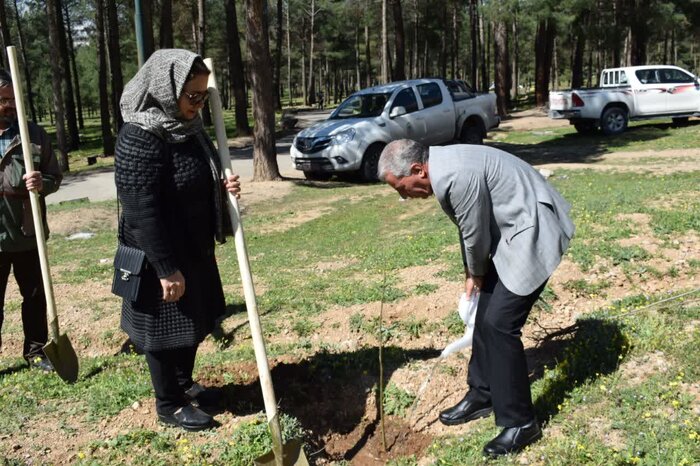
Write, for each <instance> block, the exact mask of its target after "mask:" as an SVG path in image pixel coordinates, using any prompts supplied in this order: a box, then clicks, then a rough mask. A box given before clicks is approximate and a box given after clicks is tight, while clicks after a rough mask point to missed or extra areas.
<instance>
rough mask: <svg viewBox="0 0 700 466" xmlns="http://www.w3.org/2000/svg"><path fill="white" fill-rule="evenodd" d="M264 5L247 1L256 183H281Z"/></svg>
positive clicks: (254, 174)
mask: <svg viewBox="0 0 700 466" xmlns="http://www.w3.org/2000/svg"><path fill="white" fill-rule="evenodd" d="M263 15H264V12H263V5H262V2H260V1H258V0H246V26H247V27H246V43H247V45H248V51H249V52H250V64H251V70H250V71H251V73H250V76H251V82H252V91H253V117H254V120H255V129H254V138H253V181H270V180H279V179H281V177H280V173H279V168H278V166H277V154H276V152H275V108H274V106H275V102H274V97H273V94H272V93H273V89H272V59H271V57H270V49H269V40H268V35H267V28H266V27H265V18H264V17H263Z"/></svg>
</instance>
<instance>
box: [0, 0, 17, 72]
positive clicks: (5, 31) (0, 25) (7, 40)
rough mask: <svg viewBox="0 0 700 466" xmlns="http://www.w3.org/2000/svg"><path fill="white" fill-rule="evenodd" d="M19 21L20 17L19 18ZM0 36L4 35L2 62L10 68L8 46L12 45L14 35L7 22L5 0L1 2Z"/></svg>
mask: <svg viewBox="0 0 700 466" xmlns="http://www.w3.org/2000/svg"><path fill="white" fill-rule="evenodd" d="M17 21H19V18H17ZM0 36H2V37H1V38H2V45H3V47H2V52H3V53H2V62H3V64H4V67H5V68H6V69H10V64H9V62H8V58H7V52H6V47H9V46H10V45H12V36H11V35H10V25H9V24H7V12H6V11H5V1H4V0H3V1H2V2H0Z"/></svg>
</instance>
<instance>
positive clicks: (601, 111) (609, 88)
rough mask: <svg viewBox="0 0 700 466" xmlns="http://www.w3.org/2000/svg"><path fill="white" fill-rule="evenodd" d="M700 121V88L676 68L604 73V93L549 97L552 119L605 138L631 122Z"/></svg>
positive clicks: (631, 68) (585, 91) (563, 93)
mask: <svg viewBox="0 0 700 466" xmlns="http://www.w3.org/2000/svg"><path fill="white" fill-rule="evenodd" d="M698 115H700V82H698V78H697V77H696V76H694V75H693V74H691V73H689V72H688V71H686V70H684V69H683V68H678V67H677V66H669V65H646V66H628V67H623V68H609V69H604V70H603V71H602V72H601V73H600V87H599V88H592V89H573V90H569V91H552V92H550V93H549V116H550V117H551V118H555V119H557V118H568V120H569V122H570V123H571V124H572V125H574V127H575V128H576V131H578V132H579V133H584V134H585V133H591V132H594V131H596V130H597V129H598V127H600V129H601V130H602V131H603V133H605V134H608V135H612V134H619V133H622V132H623V131H625V129H627V123H628V122H629V121H630V120H641V119H645V118H664V117H666V118H672V119H673V121H674V123H684V122H687V121H688V118H689V117H691V116H698Z"/></svg>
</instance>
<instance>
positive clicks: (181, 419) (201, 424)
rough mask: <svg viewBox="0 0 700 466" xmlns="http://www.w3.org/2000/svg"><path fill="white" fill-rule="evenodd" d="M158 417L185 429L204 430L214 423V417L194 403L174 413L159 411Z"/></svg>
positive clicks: (164, 421)
mask: <svg viewBox="0 0 700 466" xmlns="http://www.w3.org/2000/svg"><path fill="white" fill-rule="evenodd" d="M158 419H160V421H161V422H163V423H165V424H171V425H174V426H179V427H182V428H183V429H185V430H202V429H207V428H209V427H212V426H213V425H214V418H213V417H211V416H210V415H208V414H207V413H205V412H204V411H202V410H201V409H199V408H195V407H194V406H192V405H187V406H183V407H182V408H180V409H178V410H177V411H175V412H174V413H172V414H161V413H158Z"/></svg>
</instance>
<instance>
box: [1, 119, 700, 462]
mask: <svg viewBox="0 0 700 466" xmlns="http://www.w3.org/2000/svg"><path fill="white" fill-rule="evenodd" d="M563 123H564V122H562V124H563ZM558 124H559V123H558V122H556V121H553V120H550V119H548V118H546V117H545V116H544V115H543V114H542V113H541V112H537V111H528V112H520V113H518V114H515V115H514V117H513V118H511V119H509V120H506V121H505V122H504V123H503V125H502V127H503V128H508V129H511V130H522V129H537V128H546V127H552V126H555V125H558ZM567 124H568V123H567ZM543 166H544V167H547V168H549V169H553V170H557V169H559V168H561V167H566V168H575V165H572V164H546V165H543ZM585 167H586V168H594V169H616V170H635V171H647V170H654V171H655V172H657V173H659V172H662V173H670V172H672V171H679V170H700V149H686V150H673V151H657V152H653V153H644V152H640V153H615V154H604V155H602V156H601V157H600V158H599V159H598V160H597V161H596V162H595V163H587V164H585ZM296 182H298V181H281V182H266V183H247V184H245V185H244V186H243V192H242V200H241V203H242V205H243V207H244V209H249V208H255V206H256V205H257V204H260V203H264V202H265V201H267V200H270V199H277V198H281V197H283V196H285V195H286V194H288V193H289V192H290V190H291V188H292V186H293V184H294V183H296ZM689 195H690V196H697V193H689ZM328 202H329V201H328V200H325V201H319V202H318V204H317V205H316V206H315V210H312V211H310V213H309V214H308V215H305V216H302V217H298V218H294V219H290V221H288V222H282V223H280V224H278V225H276V226H275V227H274V228H275V229H280V230H284V229H288V228H292V227H293V226H295V225H298V224H300V223H302V222H305V221H310V220H313V219H315V218H319V217H320V216H322V215H324V214H325V213H326V212H327V208H328V207H327V206H328ZM660 202H662V201H660ZM426 208H427V207H426ZM115 217H116V216H115V213H114V212H111V211H109V209H104V210H98V211H95V210H91V216H90V217H89V218H86V217H84V216H83V215H82V213H81V211H80V210H75V211H71V212H58V213H54V214H53V215H52V216H51V218H50V223H51V227H52V230H53V231H54V232H55V233H56V234H59V235H69V234H72V233H75V232H79V231H85V230H89V229H90V228H91V227H94V226H95V225H98V224H102V225H104V224H107V225H110V226H114V222H115ZM620 220H625V221H632V222H633V223H634V224H635V226H636V233H635V236H634V237H633V238H630V239H626V240H623V241H621V242H620V243H621V244H622V245H637V246H640V247H642V248H644V249H646V250H648V251H649V252H650V253H652V255H653V256H654V259H653V261H650V262H649V265H652V266H653V267H654V268H656V269H658V270H660V271H661V272H665V271H667V270H669V269H670V268H671V267H673V268H675V270H676V271H677V272H678V275H677V276H675V277H671V276H669V275H667V274H662V276H661V277H660V278H658V279H655V280H652V281H647V282H645V283H636V282H635V281H634V280H630V279H629V278H628V277H626V276H625V273H624V272H623V271H622V270H621V268H620V267H616V266H613V265H612V264H609V263H605V262H604V261H601V263H600V264H597V265H596V266H594V267H593V268H592V270H591V271H590V272H587V273H584V272H583V271H582V270H580V268H579V267H578V266H577V265H576V264H574V263H573V262H571V261H569V260H567V259H565V260H564V261H563V262H562V264H561V265H560V267H559V268H558V270H557V271H556V272H555V274H554V276H553V277H552V279H551V281H550V287H551V288H552V290H553V291H554V293H555V295H556V299H555V300H553V301H552V302H550V303H549V304H550V305H551V310H549V311H538V312H534V313H533V316H532V318H531V320H530V323H529V324H528V325H526V327H525V329H524V343H525V347H526V351H527V354H528V359H529V363H530V367H533V368H534V369H533V373H532V376H533V377H536V369H537V368H538V367H541V364H542V363H543V361H546V360H547V357H551V355H543V354H542V351H539V350H538V347H537V338H536V337H537V336H539V335H540V334H541V331H542V330H541V329H542V327H546V328H547V329H550V330H551V329H558V328H561V329H563V328H566V327H567V326H569V325H571V324H573V323H574V322H575V320H576V318H577V316H579V315H581V314H584V313H587V312H590V311H592V310H594V309H596V308H599V307H601V306H603V305H605V304H606V303H609V302H610V301H612V300H614V299H617V298H620V297H623V296H626V295H630V294H636V293H638V292H640V291H643V292H645V293H655V292H661V291H668V290H673V289H693V288H697V287H699V286H700V276H698V274H693V273H691V272H690V266H689V264H688V261H689V259H691V258H695V259H697V251H698V250H700V235H698V234H697V233H688V234H686V235H684V236H683V237H679V238H676V239H675V241H674V243H675V244H674V245H673V246H674V247H672V248H669V247H668V245H667V244H666V245H664V244H662V243H661V242H660V241H659V240H658V239H656V238H655V237H654V236H653V235H652V233H651V231H650V229H649V226H648V223H649V219H648V218H647V217H646V216H645V215H642V214H634V215H631V216H621V217H620ZM108 259H109V258H108ZM311 266H312V267H314V268H316V270H319V271H325V270H328V271H330V270H335V269H337V268H342V267H345V266H347V264H346V263H345V262H342V261H328V262H319V263H317V264H312V265H311ZM442 269H443V266H442V265H439V264H431V265H427V266H422V267H412V268H410V269H406V270H403V271H401V272H400V274H399V284H398V286H399V287H400V288H401V289H403V290H405V291H406V292H407V295H408V297H407V298H405V299H403V300H401V301H398V302H395V303H385V304H384V305H383V312H384V319H385V326H391V325H392V324H398V323H400V322H405V321H406V320H409V319H415V320H418V321H421V320H424V321H425V322H432V323H439V322H440V321H442V319H443V318H445V317H447V316H448V315H449V314H450V313H453V312H456V308H457V303H458V299H459V295H460V293H461V284H460V283H459V282H453V281H448V280H446V279H444V278H441V277H439V276H438V274H439V272H441V271H442ZM579 279H583V280H585V281H587V282H590V283H594V282H598V281H600V280H606V281H608V282H610V287H609V288H607V289H604V290H603V291H602V292H601V293H600V295H598V296H590V295H581V294H580V293H577V292H576V291H572V290H569V289H567V288H566V287H565V284H566V283H567V282H570V281H572V280H579ZM426 283H429V284H433V285H435V286H436V287H437V289H436V290H435V291H434V292H432V293H430V294H424V295H420V294H415V293H413V292H412V290H414V289H415V288H416V286H417V285H421V284H426ZM68 297H70V300H69V299H67V298H68ZM19 299H20V298H19V294H18V290H17V288H16V285H15V283H14V281H13V280H10V285H9V287H8V291H7V300H12V301H15V302H17V301H18V300H19ZM56 300H57V302H58V303H61V305H60V306H61V309H60V311H61V323H62V325H63V326H65V327H66V328H70V333H71V339H72V341H73V342H74V344H75V346H76V349H77V351H78V352H79V353H80V355H81V356H97V355H108V354H115V353H116V352H118V351H119V350H120V346H121V344H122V343H123V341H124V339H125V336H124V335H123V334H122V333H121V331H119V330H117V329H118V327H119V324H118V320H119V317H118V314H119V312H118V310H119V302H118V300H117V299H116V298H114V297H113V296H112V295H111V294H110V293H109V285H108V284H107V283H104V284H101V286H96V284H95V283H88V284H70V285H68V284H61V285H60V286H57V287H56ZM67 303H69V304H67ZM95 303H98V306H96V304H95ZM381 307H382V305H381V304H380V303H378V302H374V303H368V304H361V305H355V306H348V307H334V308H331V309H328V310H327V311H325V312H323V313H322V314H320V315H317V316H314V317H313V320H314V322H315V323H317V324H319V328H320V329H322V331H319V332H318V334H317V335H315V336H313V338H312V340H313V342H314V344H320V343H323V344H324V345H327V346H328V347H331V348H334V352H333V353H324V352H319V353H316V354H314V355H312V356H309V357H307V358H300V357H295V356H291V355H288V356H282V357H279V358H277V359H276V360H274V361H272V365H273V380H274V381H275V383H276V386H277V387H278V398H279V402H280V407H281V410H282V411H283V412H286V413H289V414H290V415H293V416H295V417H297V418H298V419H299V420H300V421H301V423H302V425H303V426H304V427H305V428H306V429H309V430H310V431H311V433H312V434H311V436H312V449H313V450H314V452H315V454H314V456H313V458H314V460H315V461H316V463H317V464H331V463H333V462H336V461H340V460H347V461H350V462H351V463H352V464H356V465H372V466H373V465H381V464H385V463H386V462H387V461H388V460H389V459H392V458H397V457H402V456H409V455H415V456H416V457H417V458H425V456H426V454H427V453H426V449H427V448H428V446H429V445H430V444H431V442H432V441H433V440H434V439H436V438H438V437H439V436H442V435H451V436H452V435H465V434H468V433H469V431H470V430H471V429H474V426H475V425H480V423H484V422H486V423H492V422H493V420H492V419H490V418H489V419H483V420H480V421H477V423H469V424H466V425H462V426H456V427H449V428H448V427H446V426H443V425H442V424H440V423H439V422H436V420H437V416H438V413H439V412H440V411H441V410H442V409H445V408H447V407H449V406H451V405H453V404H454V403H456V402H457V401H458V400H459V399H460V398H461V397H462V396H463V394H464V392H465V390H466V361H467V360H468V358H469V355H470V352H469V350H467V351H465V352H463V353H461V354H457V355H453V356H451V357H449V358H447V359H445V360H438V359H437V356H438V355H439V353H440V351H441V350H442V348H444V346H445V345H447V344H448V343H449V342H450V341H451V340H453V339H454V338H455V337H454V336H452V335H449V334H448V333H447V331H446V330H445V329H444V325H436V326H435V327H436V328H431V329H428V330H423V331H421V332H419V334H418V335H417V336H415V337H413V338H410V337H408V336H406V334H402V335H401V336H399V337H397V338H396V339H393V340H392V339H390V340H389V341H388V342H387V343H386V346H387V347H388V348H390V347H392V346H394V345H395V346H400V347H401V348H402V349H403V350H405V351H407V352H408V359H407V360H402V361H396V360H390V361H388V362H387V363H386V365H387V367H386V368H385V375H386V381H387V383H391V384H394V385H396V386H398V387H400V388H402V389H403V390H406V391H408V392H410V393H413V394H418V399H417V401H416V404H415V406H414V407H413V408H412V409H411V410H410V411H409V412H408V413H407V415H406V416H405V417H399V416H388V417H387V419H386V423H385V433H386V449H385V447H384V442H383V438H382V437H383V436H382V435H381V432H382V428H381V424H380V422H379V419H378V409H377V402H376V392H375V387H376V369H375V368H374V366H373V365H372V361H376V345H377V341H376V338H375V337H374V336H373V335H369V334H367V333H364V332H361V331H360V332H357V331H353V329H351V327H350V316H352V315H353V314H355V313H359V314H362V315H363V316H365V318H366V319H370V318H372V317H375V316H377V315H379V310H380V308H381ZM85 309H92V315H91V316H87V318H86V313H85V311H84V310H85ZM231 319H232V322H233V321H235V322H236V323H235V325H236V326H238V325H244V322H245V318H244V317H242V316H234V317H232V318H231ZM688 325H689V328H690V330H689V331H691V330H692V329H694V328H696V327H697V325H698V322H694V323H693V322H690V323H689V324H688ZM4 327H5V328H4V330H5V333H4V335H3V337H4V338H3V348H2V351H3V354H4V355H8V354H12V355H19V354H20V352H21V343H22V342H21V340H22V332H21V323H20V320H19V312H18V310H17V309H14V311H12V312H6V320H5V325H4ZM229 327H230V325H229ZM96 329H99V330H96ZM8 330H9V332H8ZM295 338H296V337H295V336H293V335H290V334H278V335H273V336H272V337H271V339H270V341H269V343H272V344H274V343H280V342H284V341H289V340H292V339H295ZM216 350H217V347H216V345H215V344H213V343H212V342H211V341H209V340H207V342H206V343H205V345H203V347H202V351H203V352H211V351H216ZM338 367H343V368H345V369H344V371H343V373H342V374H341V375H339V371H338ZM666 368H667V363H666V361H665V356H664V355H663V354H652V355H649V356H647V357H646V358H645V359H644V360H631V361H628V362H626V363H625V364H623V366H622V369H621V372H622V377H623V378H624V379H626V380H627V382H626V383H629V384H631V385H634V384H636V383H639V382H640V381H641V380H644V378H646V377H648V376H649V375H651V374H653V373H655V372H659V371H664V370H666ZM196 375H197V376H198V377H199V380H200V382H201V383H203V384H204V385H207V386H212V387H217V388H218V389H219V390H221V391H222V392H223V394H224V400H225V402H224V405H223V407H222V410H221V411H220V412H218V414H217V415H216V419H217V421H218V422H219V423H220V426H219V427H218V428H217V430H216V431H215V433H214V435H216V436H217V437H219V438H226V437H227V436H229V435H230V433H231V432H232V431H233V430H234V429H235V427H236V426H237V425H238V424H239V423H240V422H243V421H246V420H248V419H250V418H251V416H254V415H255V414H256V412H257V411H259V410H260V409H261V407H262V405H263V404H262V399H261V395H260V390H259V386H258V384H257V369H256V367H255V364H254V363H236V364H229V365H226V364H225V365H223V366H221V367H215V368H203V369H202V370H201V371H200V372H199V373H198V374H196ZM232 379H233V381H232ZM683 389H684V390H686V391H687V392H688V393H691V394H693V395H694V396H695V397H696V399H700V395H699V389H698V386H697V385H693V386H684V387H683ZM59 425H61V426H64V427H65V426H67V427H69V428H68V429H66V428H64V427H62V428H59V427H57V426H59ZM606 427H607V426H606V425H605V424H601V440H603V441H604V443H606V444H608V445H611V446H619V445H621V444H624V441H623V440H622V439H619V438H616V437H615V436H614V435H612V436H611V435H609V434H607V433H606V432H608V431H610V429H607V428H606ZM137 428H144V429H151V430H157V431H158V430H163V429H167V428H166V427H163V426H162V425H160V424H158V423H157V422H156V420H155V414H154V409H153V399H152V398H147V399H143V400H139V401H138V402H137V403H135V404H134V405H133V406H131V407H127V408H125V409H124V410H123V411H122V412H121V413H119V414H118V415H116V416H114V417H113V418H111V419H105V420H102V421H100V423H99V424H98V425H94V424H93V423H90V422H88V421H87V419H86V418H85V416H84V415H81V414H79V413H75V415H71V416H69V417H65V416H62V415H61V413H56V412H54V413H47V414H45V415H42V417H41V421H39V420H36V421H33V422H29V423H28V425H27V426H26V428H25V434H26V435H24V438H31V440H30V441H24V440H23V441H21V442H20V441H18V440H16V439H11V438H7V437H2V438H0V440H1V441H2V442H3V443H5V442H9V443H8V444H12V442H14V444H15V446H13V449H14V450H15V452H16V456H17V457H18V458H23V459H24V460H25V461H27V462H37V463H45V462H46V463H56V464H65V463H70V462H72V461H74V460H75V459H76V455H77V452H79V451H81V450H85V449H86V448H87V446H88V444H89V443H90V442H91V441H94V440H99V439H109V438H113V437H114V436H115V435H117V434H119V433H120V432H123V431H128V430H133V429H137ZM66 431H70V432H72V433H71V434H70V435H69V436H68V437H66V434H65V432H66ZM551 434H552V435H556V432H554V431H553V432H551ZM187 436H188V439H190V441H192V442H204V441H208V440H211V434H187Z"/></svg>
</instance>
